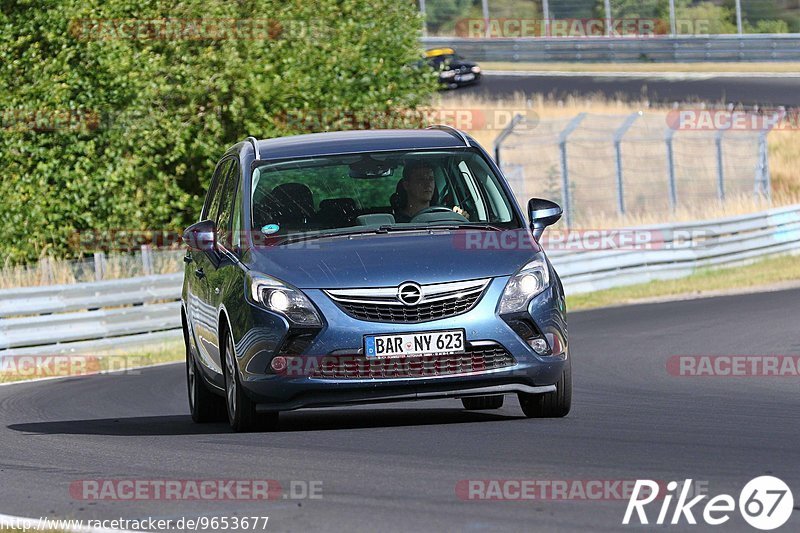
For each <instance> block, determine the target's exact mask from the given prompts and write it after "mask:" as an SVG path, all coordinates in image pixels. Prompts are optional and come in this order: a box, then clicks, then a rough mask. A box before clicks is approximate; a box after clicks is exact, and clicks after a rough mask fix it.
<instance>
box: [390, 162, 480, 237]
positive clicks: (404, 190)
mask: <svg viewBox="0 0 800 533" xmlns="http://www.w3.org/2000/svg"><path fill="white" fill-rule="evenodd" d="M435 190H436V181H435V179H434V171H433V167H432V166H431V165H429V164H428V163H425V162H423V161H414V162H411V163H409V164H407V165H406V166H405V167H404V168H403V178H402V179H401V180H400V181H399V182H397V191H396V192H395V194H393V195H392V202H391V203H392V207H393V208H394V219H395V221H396V222H411V220H412V219H413V218H414V217H415V216H416V215H417V214H418V213H419V212H421V211H423V210H424V209H428V208H429V207H431V200H432V199H433V194H434V191H435ZM453 211H454V212H456V213H458V214H459V215H461V216H463V217H464V218H466V219H468V220H469V213H467V211H466V210H464V209H462V208H461V207H459V206H455V207H453Z"/></svg>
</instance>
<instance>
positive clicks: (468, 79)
mask: <svg viewBox="0 0 800 533" xmlns="http://www.w3.org/2000/svg"><path fill="white" fill-rule="evenodd" d="M425 61H426V62H427V63H428V64H429V65H430V66H431V67H432V68H433V69H434V70H436V72H438V73H439V82H440V83H441V84H442V85H444V86H445V87H446V88H448V89H457V88H458V87H463V86H465V85H472V84H473V83H478V81H479V80H480V79H481V67H479V66H478V64H477V63H474V62H472V61H465V60H464V59H462V58H461V57H460V56H459V55H458V54H456V52H455V50H453V49H452V48H432V49H430V50H428V51H426V52H425Z"/></svg>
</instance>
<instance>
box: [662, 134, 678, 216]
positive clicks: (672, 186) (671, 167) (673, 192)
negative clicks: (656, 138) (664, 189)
mask: <svg viewBox="0 0 800 533" xmlns="http://www.w3.org/2000/svg"><path fill="white" fill-rule="evenodd" d="M674 137H675V130H673V129H672V128H667V133H666V136H665V141H666V143H667V179H668V180H669V181H668V183H669V205H670V207H672V210H673V211H675V210H676V209H678V187H677V185H676V183H675V151H674V150H673V145H672V143H673V139H674Z"/></svg>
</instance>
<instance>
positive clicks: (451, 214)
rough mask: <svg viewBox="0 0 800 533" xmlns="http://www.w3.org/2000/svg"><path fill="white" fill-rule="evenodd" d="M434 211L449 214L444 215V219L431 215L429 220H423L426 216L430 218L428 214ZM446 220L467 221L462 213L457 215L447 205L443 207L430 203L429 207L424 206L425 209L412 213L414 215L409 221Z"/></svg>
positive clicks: (434, 212) (433, 213) (432, 213)
mask: <svg viewBox="0 0 800 533" xmlns="http://www.w3.org/2000/svg"><path fill="white" fill-rule="evenodd" d="M436 213H440V214H445V213H446V214H447V215H449V216H447V217H444V219H439V218H436V217H433V218H432V219H431V220H425V219H427V218H431V217H430V215H435V214H436ZM446 220H450V221H458V222H467V219H466V218H465V217H463V216H462V215H459V214H458V213H456V212H455V211H453V210H452V209H450V208H449V207H444V206H441V205H432V206H430V207H426V208H425V209H423V210H421V211H420V212H419V213H417V214H416V215H414V217H413V218H412V219H411V222H437V221H438V222H443V221H446Z"/></svg>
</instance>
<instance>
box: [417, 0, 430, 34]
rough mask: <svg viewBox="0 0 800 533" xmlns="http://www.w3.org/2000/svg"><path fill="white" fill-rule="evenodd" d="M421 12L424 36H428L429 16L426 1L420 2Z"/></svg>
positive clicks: (421, 0) (420, 0)
mask: <svg viewBox="0 0 800 533" xmlns="http://www.w3.org/2000/svg"><path fill="white" fill-rule="evenodd" d="M419 12H420V14H422V36H423V37H427V36H428V16H427V13H426V8H425V0H419Z"/></svg>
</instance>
